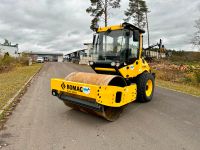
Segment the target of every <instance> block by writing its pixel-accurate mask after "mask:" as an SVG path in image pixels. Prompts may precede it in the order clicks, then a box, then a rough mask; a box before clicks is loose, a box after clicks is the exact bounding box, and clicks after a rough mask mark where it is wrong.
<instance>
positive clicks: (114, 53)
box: [51, 23, 155, 121]
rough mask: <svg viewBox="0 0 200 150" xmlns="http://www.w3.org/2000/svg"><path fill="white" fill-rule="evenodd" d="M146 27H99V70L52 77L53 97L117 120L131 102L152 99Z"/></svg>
mask: <svg viewBox="0 0 200 150" xmlns="http://www.w3.org/2000/svg"><path fill="white" fill-rule="evenodd" d="M143 33H145V31H144V30H142V29H139V28H138V27H136V26H134V25H132V24H129V23H123V24H120V25H115V26H107V27H99V28H98V29H96V33H95V34H94V36H93V50H92V58H93V59H92V61H90V62H89V65H90V66H91V68H92V69H93V70H94V71H95V72H96V73H86V72H85V73H84V72H73V73H71V74H69V75H68V76H67V77H65V78H64V79H58V78H53V79H51V92H52V95H53V96H57V97H58V98H59V99H61V100H62V101H63V102H64V104H65V105H67V106H69V107H71V108H74V109H78V110H80V111H83V112H87V113H93V114H96V115H99V116H101V117H103V118H105V119H107V120H109V121H114V120H116V119H117V118H118V117H119V116H120V114H121V112H122V110H123V108H124V107H125V106H126V105H128V104H129V103H131V102H133V101H135V100H137V101H138V102H142V103H144V102H149V101H151V99H152V97H153V93H154V84H155V83H154V80H155V74H154V73H152V72H151V68H150V67H149V65H148V63H147V62H146V61H145V60H144V58H143V35H142V34H143Z"/></svg>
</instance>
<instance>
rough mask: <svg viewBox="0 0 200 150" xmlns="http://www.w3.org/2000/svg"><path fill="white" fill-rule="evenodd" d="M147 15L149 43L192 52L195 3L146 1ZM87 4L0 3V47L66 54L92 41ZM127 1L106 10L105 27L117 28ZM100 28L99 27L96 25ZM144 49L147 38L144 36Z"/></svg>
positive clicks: (78, 0) (199, 7)
mask: <svg viewBox="0 0 200 150" xmlns="http://www.w3.org/2000/svg"><path fill="white" fill-rule="evenodd" d="M146 2H147V5H148V8H149V10H150V13H149V14H148V17H149V28H150V42H151V44H154V43H157V42H158V41H159V39H160V38H161V39H163V43H164V44H165V47H166V48H168V49H176V50H196V48H195V47H194V46H192V45H191V44H190V41H191V38H192V35H193V34H194V32H195V30H196V29H195V28H194V22H195V20H197V19H198V18H200V1H199V0H190V1H188V0H146ZM89 6H90V0H71V1H69V0H37V1H36V0H0V14H1V15H0V43H3V42H4V39H8V40H9V41H10V42H12V43H13V44H16V43H18V44H19V49H20V51H24V50H26V51H27V50H28V51H52V52H58V51H63V52H64V51H68V50H73V49H80V48H84V45H83V43H85V42H86V43H88V42H91V41H92V36H93V32H92V31H91V30H90V28H89V26H90V21H91V17H90V15H89V14H87V13H86V11H85V9H86V8H87V7H89ZM127 7H128V0H121V8H120V9H115V10H110V15H109V22H108V24H109V25H114V24H120V23H122V22H123V19H124V11H125V10H126V9H127ZM100 25H102V23H100ZM144 40H145V42H144V45H146V43H147V35H146V34H145V35H144Z"/></svg>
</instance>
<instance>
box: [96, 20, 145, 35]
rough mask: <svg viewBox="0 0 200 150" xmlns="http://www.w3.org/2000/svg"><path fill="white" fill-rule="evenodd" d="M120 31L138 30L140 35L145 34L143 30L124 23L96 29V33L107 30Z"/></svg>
mask: <svg viewBox="0 0 200 150" xmlns="http://www.w3.org/2000/svg"><path fill="white" fill-rule="evenodd" d="M122 29H128V30H138V31H139V32H140V33H145V31H144V30H143V29H140V28H138V27H136V26H134V25H132V24H130V23H127V22H124V23H122V24H120V25H114V26H107V27H100V28H98V29H97V32H105V31H108V30H112V31H113V30H122Z"/></svg>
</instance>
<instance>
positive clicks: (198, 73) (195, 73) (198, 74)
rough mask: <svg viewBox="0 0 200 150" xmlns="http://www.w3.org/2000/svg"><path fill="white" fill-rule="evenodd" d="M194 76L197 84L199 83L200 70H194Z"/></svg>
mask: <svg viewBox="0 0 200 150" xmlns="http://www.w3.org/2000/svg"><path fill="white" fill-rule="evenodd" d="M194 76H195V79H196V82H197V84H199V83H200V71H199V70H197V71H195V72H194Z"/></svg>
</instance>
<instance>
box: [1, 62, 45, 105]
mask: <svg viewBox="0 0 200 150" xmlns="http://www.w3.org/2000/svg"><path fill="white" fill-rule="evenodd" d="M41 66H42V65H41V64H33V65H32V66H24V67H22V66H21V67H16V68H14V69H13V70H11V71H9V72H7V73H1V74H0V109H1V108H2V107H3V106H4V105H5V104H6V103H7V101H9V99H10V98H12V97H13V96H14V95H15V93H16V92H17V91H19V90H20V88H21V87H22V86H23V85H24V84H25V83H26V82H27V81H28V80H29V78H30V77H31V76H32V75H34V74H35V73H36V72H37V71H38V70H39V69H40V68H41Z"/></svg>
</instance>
